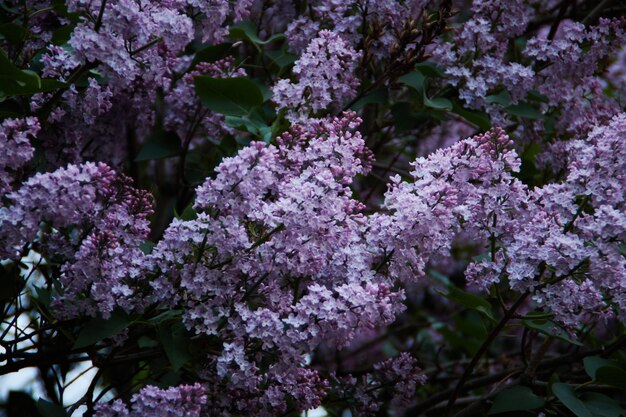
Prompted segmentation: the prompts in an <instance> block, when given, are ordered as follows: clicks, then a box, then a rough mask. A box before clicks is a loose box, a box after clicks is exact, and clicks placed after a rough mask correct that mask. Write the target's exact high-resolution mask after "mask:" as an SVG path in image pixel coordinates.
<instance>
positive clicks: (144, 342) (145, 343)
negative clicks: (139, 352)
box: [137, 336, 159, 349]
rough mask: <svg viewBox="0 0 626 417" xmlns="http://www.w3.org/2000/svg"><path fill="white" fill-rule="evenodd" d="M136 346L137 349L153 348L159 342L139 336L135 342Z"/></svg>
mask: <svg viewBox="0 0 626 417" xmlns="http://www.w3.org/2000/svg"><path fill="white" fill-rule="evenodd" d="M137 346H139V348H141V349H146V348H153V347H157V346H159V342H157V341H156V340H154V339H152V338H150V337H148V336H141V337H140V338H139V339H138V340H137Z"/></svg>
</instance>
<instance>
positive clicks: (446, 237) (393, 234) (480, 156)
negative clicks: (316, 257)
mask: <svg viewBox="0 0 626 417" xmlns="http://www.w3.org/2000/svg"><path fill="white" fill-rule="evenodd" d="M624 120H625V119H624V115H623V114H622V115H620V116H616V117H615V118H614V119H613V120H612V121H611V123H610V124H608V125H604V126H597V127H596V128H595V129H594V130H593V131H592V133H591V134H590V135H589V137H588V138H587V139H585V140H579V141H575V142H571V144H570V145H569V146H568V161H567V165H568V174H567V177H566V178H565V179H564V181H562V182H558V183H553V184H548V185H546V186H544V187H541V188H536V189H533V190H530V189H528V187H526V186H525V185H524V184H522V183H521V181H519V180H518V179H517V178H515V177H514V176H513V174H515V173H516V172H518V171H519V168H520V160H519V158H518V156H517V155H516V153H515V151H513V150H512V145H513V142H512V141H511V140H510V139H509V138H508V137H507V136H506V135H505V134H504V133H503V131H502V130H495V131H493V132H491V133H487V134H484V135H479V136H475V137H473V138H470V139H466V140H463V141H461V142H458V143H456V144H454V145H453V146H451V147H449V148H446V149H443V150H439V151H437V152H435V153H434V154H432V155H431V156H429V157H428V158H418V159H417V161H416V162H415V164H414V171H413V172H412V176H413V182H412V183H407V182H401V181H400V179H399V177H396V178H395V179H394V180H393V182H392V186H391V189H390V190H389V191H388V193H387V194H386V198H385V208H387V209H388V210H389V211H390V212H391V214H379V215H374V216H373V217H372V218H371V222H372V226H371V229H370V233H369V235H368V238H369V241H370V244H371V245H373V246H374V247H378V248H379V251H380V252H381V253H382V254H384V255H386V254H390V253H392V254H393V256H392V257H391V260H390V262H389V271H390V273H391V274H393V275H395V276H397V277H398V278H399V279H402V280H414V279H418V278H420V277H422V276H424V268H425V266H426V264H427V263H428V262H429V261H432V260H436V259H437V258H439V257H443V256H448V254H449V252H450V248H451V244H452V242H453V239H454V237H455V236H456V235H457V234H459V233H461V232H463V233H465V234H466V236H473V239H474V240H475V241H476V243H477V244H480V245H484V250H485V255H486V256H485V258H484V259H483V260H480V261H474V262H472V263H470V265H469V266H468V268H467V271H466V277H467V279H468V281H469V282H470V283H471V284H473V285H475V286H477V287H479V288H482V289H487V288H489V287H490V286H491V285H493V284H498V283H501V282H506V283H508V285H509V286H510V287H511V288H512V289H514V290H516V291H518V292H524V291H531V292H532V293H533V294H534V300H535V302H536V303H537V305H538V306H539V307H541V308H545V309H546V310H547V311H549V312H551V313H552V314H553V315H554V316H555V317H556V318H557V319H558V320H559V321H561V323H562V324H564V325H566V326H568V327H572V328H575V327H576V326H577V325H578V324H579V323H580V318H581V317H583V316H584V317H586V321H587V322H589V321H595V320H600V319H602V318H606V317H611V316H619V317H623V315H624V310H623V304H624V300H623V297H622V296H621V294H623V283H624V282H626V268H625V267H626V264H625V263H624V258H623V256H622V255H621V253H620V249H619V244H618V242H619V241H621V240H623V238H624V229H623V227H624V222H625V221H626V214H625V213H626V212H624V210H623V206H624V201H625V200H624V189H625V188H624V185H625V183H624V181H625V179H624V172H625V166H624V158H623V155H624V152H626V147H625V142H624V137H625V136H624V135H625V134H626V131H625V125H624Z"/></svg>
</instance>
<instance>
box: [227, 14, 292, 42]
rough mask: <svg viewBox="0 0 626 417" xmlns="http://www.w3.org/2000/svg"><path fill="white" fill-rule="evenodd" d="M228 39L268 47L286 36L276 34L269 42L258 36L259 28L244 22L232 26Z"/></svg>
mask: <svg viewBox="0 0 626 417" xmlns="http://www.w3.org/2000/svg"><path fill="white" fill-rule="evenodd" d="M228 37H229V38H231V39H241V40H244V41H248V42H251V43H253V44H256V45H266V44H268V43H270V42H274V41H277V40H280V39H284V38H285V35H284V34H282V33H279V34H276V35H274V36H272V37H270V38H268V39H267V40H264V41H263V40H261V39H260V38H259V37H258V36H257V28H256V26H254V24H253V23H252V22H250V21H248V20H245V21H243V22H239V23H235V24H234V25H231V26H230V33H229V34H228Z"/></svg>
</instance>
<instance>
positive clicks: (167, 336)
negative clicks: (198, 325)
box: [158, 321, 191, 372]
mask: <svg viewBox="0 0 626 417" xmlns="http://www.w3.org/2000/svg"><path fill="white" fill-rule="evenodd" d="M158 333H159V339H160V340H161V345H163V349H164V350H165V354H166V355H167V358H168V359H169V361H170V363H171V364H172V368H173V369H174V371H175V372H176V371H178V370H180V368H182V367H183V366H184V365H185V364H186V363H187V362H189V360H190V359H191V355H190V353H189V339H188V338H187V335H186V331H185V326H183V324H182V323H181V322H180V321H177V322H175V323H174V324H172V325H171V326H160V327H159V332H158Z"/></svg>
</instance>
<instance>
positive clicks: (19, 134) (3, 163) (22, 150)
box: [0, 117, 40, 207]
mask: <svg viewBox="0 0 626 417" xmlns="http://www.w3.org/2000/svg"><path fill="white" fill-rule="evenodd" d="M39 129H40V126H39V122H38V120H37V119H36V118H34V117H29V118H26V119H6V120H4V121H3V122H2V123H1V124H0V148H2V154H1V155H0V194H1V195H4V194H5V193H7V192H9V191H10V190H11V186H12V185H13V181H14V179H15V176H16V174H17V173H18V171H19V169H20V168H22V167H23V166H24V165H25V164H26V163H27V162H28V161H30V159H31V158H32V157H33V154H34V152H35V148H33V146H32V145H31V143H30V139H32V138H35V137H37V133H38V132H39ZM2 204H3V202H2V200H0V207H2Z"/></svg>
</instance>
